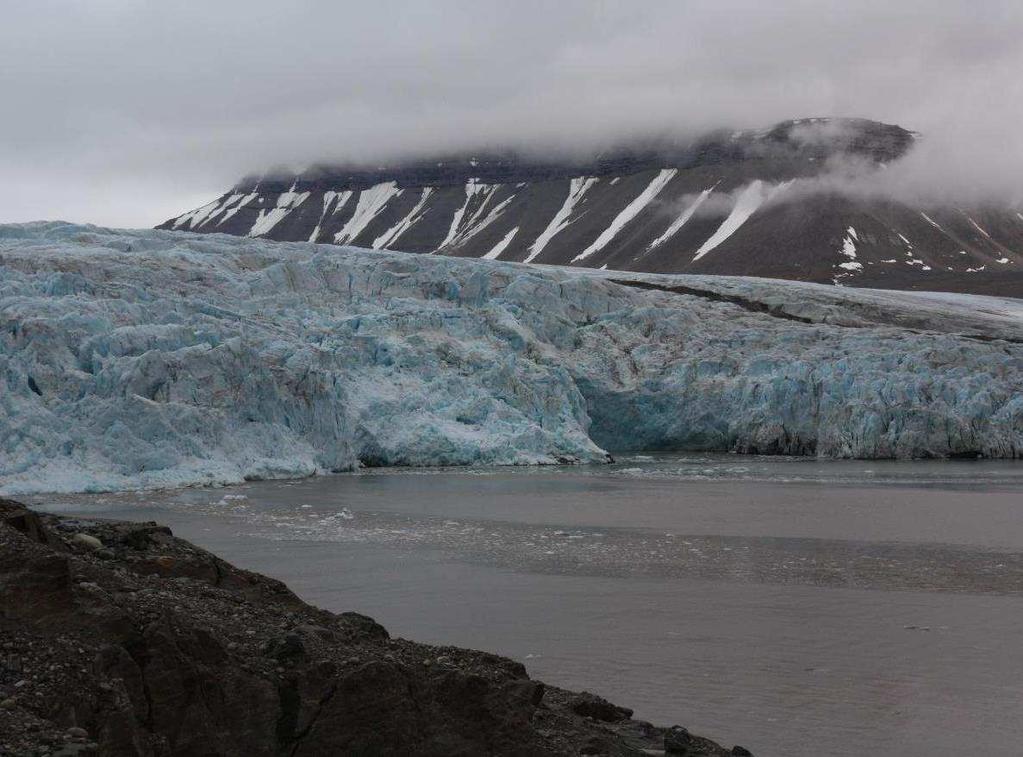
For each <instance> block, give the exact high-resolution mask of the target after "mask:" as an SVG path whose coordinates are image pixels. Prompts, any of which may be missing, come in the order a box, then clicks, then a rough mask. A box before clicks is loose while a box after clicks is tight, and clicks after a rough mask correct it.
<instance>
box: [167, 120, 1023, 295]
mask: <svg viewBox="0 0 1023 757" xmlns="http://www.w3.org/2000/svg"><path fill="white" fill-rule="evenodd" d="M915 138H916V135H915V134H913V133H912V132H909V131H907V130H905V129H903V128H901V127H899V126H893V125H888V124H881V123H877V122H874V121H868V120H862V119H823V118H811V119H797V120H793V121H786V122H784V123H781V124H778V125H776V126H774V127H773V128H770V129H766V130H762V131H736V132H715V133H712V134H709V135H706V136H704V137H701V138H699V139H696V140H692V141H689V142H671V141H657V142H653V141H651V142H647V143H643V144H637V145H632V146H630V147H629V148H627V149H617V150H613V151H609V152H605V153H603V154H601V155H599V156H597V157H596V158H593V159H591V160H576V161H563V162H552V161H543V160H539V159H530V158H526V157H523V156H519V155H515V154H511V153H508V154H490V155H478V156H476V157H473V158H466V157H446V158H441V159H431V160H418V161H409V162H405V163H401V164H398V165H390V166H380V167H376V168H371V169H370V168H365V167H351V166H348V167H345V166H340V167H339V166H317V167H314V168H311V169H309V170H307V171H304V172H303V173H301V174H297V175H289V176H276V177H252V178H248V179H246V180H243V181H242V182H241V183H239V184H238V185H237V186H236V187H234V188H233V189H232V190H231V191H229V192H227V193H226V194H224V195H223V196H222V197H220V198H218V199H217V200H214V201H213V202H211V203H209V204H207V205H204V206H203V207H201V208H198V209H196V210H193V211H190V212H188V213H185V214H183V215H181V216H178V217H177V218H173V219H171V220H169V221H167V222H166V223H164V224H161V226H160V228H167V229H178V230H184V231H196V232H202V233H214V232H220V233H227V234H235V235H242V236H245V235H248V236H254V237H264V238H268V239H276V240H282V241H299V240H302V241H316V242H328V243H335V244H350V245H355V246H361V247H371V248H375V249H390V250H402V251H407V252H414V253H439V254H445V255H456V256H464V257H482V258H499V259H501V260H507V261H521V262H534V263H548V264H558V265H580V266H588V267H594V268H610V269H619V270H630V271H648V272H658V273H710V274H738V275H751V276H766V277H774V278H785V279H797V280H804V281H816V282H823V283H835V284H841V285H845V286H868V287H880V288H896V289H932V290H948V291H963V292H978V293H984V294H1003V295H1018V296H1023V213H1021V212H1020V209H994V208H987V209H976V210H966V209H962V208H956V207H915V206H911V205H909V204H905V203H902V202H897V201H893V200H888V199H880V198H872V197H868V196H859V195H853V194H851V193H845V192H842V193H840V192H837V191H834V189H831V188H829V187H832V186H833V185H831V184H829V183H825V182H821V183H814V182H799V181H798V180H799V179H807V178H812V177H816V176H820V175H821V174H822V173H824V172H826V171H829V170H831V168H833V166H834V163H835V161H842V162H843V164H846V163H855V164H856V165H858V166H861V167H863V166H865V167H867V169H868V170H884V167H885V166H886V165H887V164H888V163H890V162H892V161H894V160H897V159H899V158H900V157H901V156H903V155H904V154H905V153H906V152H907V150H909V149H910V147H911V145H912V144H913V141H914V140H915Z"/></svg>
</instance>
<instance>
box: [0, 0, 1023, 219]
mask: <svg viewBox="0 0 1023 757" xmlns="http://www.w3.org/2000/svg"><path fill="white" fill-rule="evenodd" d="M0 103H2V107H3V110H2V118H0V166H3V172H4V178H3V181H2V183H0V221H2V222H7V221H27V220H35V219H42V218H46V219H54V218H62V219H66V220H73V221H88V222H93V223H100V224H107V225H118V226H149V225H153V224H155V223H158V222H160V221H162V220H164V219H166V218H168V217H170V216H173V215H177V214H178V213H180V212H182V211H184V210H186V209H188V208H191V207H194V206H196V205H199V204H201V203H202V202H205V201H207V200H208V199H210V198H211V197H213V196H216V195H218V194H220V193H221V192H223V191H224V190H225V189H226V188H227V187H228V186H229V185H231V184H233V183H234V182H235V181H236V180H237V179H239V178H240V177H241V176H242V175H244V174H247V173H252V172H256V171H260V170H263V169H265V168H269V167H272V166H274V165H282V164H284V165H293V166H299V165H302V164H303V163H306V162H309V161H314V160H331V159H334V160H373V159H379V158H386V157H389V156H394V155H397V154H400V153H404V152H415V151H422V150H433V149H445V148H455V147H463V146H470V147H471V146H479V145H486V144H511V145H514V146H522V145H525V146H539V147H551V148H558V147H561V146H572V147H577V146H578V145H580V144H599V143H601V142H603V141H607V140H609V139H612V138H619V137H624V136H628V135H629V134H632V133H636V132H650V131H663V130H675V131H678V132H681V133H689V132H692V131H695V130H700V129H703V128H707V127H716V126H735V127H748V126H762V125H767V124H770V123H772V122H774V121H778V120H782V119H785V118H791V117H800V116H822V115H837V116H863V117H868V118H875V119H878V120H882V121H887V122H893V123H899V124H901V125H903V126H906V127H907V128H912V129H916V130H918V131H921V132H923V133H924V134H925V136H926V140H924V142H923V146H922V147H921V148H920V154H918V155H916V156H914V157H913V158H912V159H911V160H910V162H909V163H910V164H909V165H908V166H907V167H906V168H905V169H904V172H905V174H906V176H905V177H904V181H905V182H906V183H907V184H909V185H914V186H917V187H926V188H929V189H934V188H941V191H946V192H948V193H949V196H952V197H955V196H957V195H958V194H959V193H962V194H963V196H965V197H968V198H976V197H981V198H984V197H988V196H994V197H998V196H1001V195H1004V194H1005V193H1010V192H1016V191H1018V190H1019V187H1020V184H1021V182H1023V2H1020V1H1019V0H1006V1H1005V2H1002V1H1000V0H972V1H969V2H967V1H953V0H926V1H925V0H919V1H918V0H885V1H884V2H874V1H873V0H856V2H849V1H848V0H772V2H765V1H764V0H746V1H740V0H707V1H706V2H704V1H702V0H700V1H686V0H670V1H668V2H654V1H653V0H641V1H640V0H628V1H626V2H615V1H613V0H604V1H601V0H589V1H588V2H582V1H579V2H576V1H573V0H546V2H530V1H529V0H505V1H504V2H489V1H487V0H471V2H469V1H467V2H454V1H451V2H442V1H441V0H430V1H429V2H426V1H424V2H405V3H398V2H387V1H385V0H378V1H377V2H366V1H365V0H361V1H360V2H338V1H336V0H335V1H333V2H312V1H307V2H301V1H297V0H296V1H295V2H279V1H274V2H263V1H262V0H245V2H235V1H233V0H217V2H199V1H198V0H195V1H193V0H181V2H166V0H163V1H161V2H143V1H141V0H136V1H129V0H89V1H88V2H85V1H84V0H82V1H80V2H72V1H71V0H66V1H65V2H50V1H48V0H33V2H23V3H13V2H8V3H6V4H5V7H4V9H3V24H2V26H0Z"/></svg>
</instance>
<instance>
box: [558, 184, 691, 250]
mask: <svg viewBox="0 0 1023 757" xmlns="http://www.w3.org/2000/svg"><path fill="white" fill-rule="evenodd" d="M676 174H678V169H677V168H665V169H662V170H661V171H660V172H658V174H657V175H656V176H655V177H654V178H653V179H651V180H650V183H649V184H648V185H647V186H646V188H645V189H644V190H643V191H642V192H640V193H639V196H638V197H636V199H634V200H633V201H632V202H630V203H629V204H628V205H626V206H625V208H624V209H623V210H622V212H621V213H619V214H618V215H617V216H615V218H614V220H613V221H611V225H610V226H608V227H607V228H606V229H605V230H604V231H603V232H601V234H600V236H598V237H597V238H596V239H595V240H593V242H592V243H591V244H590V246H589V247H587V248H586V249H585V250H583V251H582V252H580V253H579V254H578V255H576V256H575V257H574V258H572V262H573V263H577V262H579V261H580V260H585V259H586V258H588V257H590V256H591V255H593V254H594V253H595V252H599V251H600V250H602V249H604V247H606V246H607V244H608V243H609V242H610V241H611V240H612V239H614V238H615V237H616V236H618V232H620V231H621V230H622V229H623V228H625V226H626V224H628V223H629V221H631V220H632V219H633V218H635V217H636V216H638V215H639V214H640V212H641V211H642V210H643V209H644V208H645V207H646V206H647V205H649V204H650V202H651V201H652V200H653V199H654V198H655V197H657V195H658V194H659V193H660V191H661V190H662V189H664V187H665V185H667V183H668V182H669V181H671V180H672V179H674V178H675V175H676Z"/></svg>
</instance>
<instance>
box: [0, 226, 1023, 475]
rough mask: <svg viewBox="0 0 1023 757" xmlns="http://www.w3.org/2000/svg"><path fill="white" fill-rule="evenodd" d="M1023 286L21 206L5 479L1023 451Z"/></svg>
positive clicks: (4, 232)
mask: <svg viewBox="0 0 1023 757" xmlns="http://www.w3.org/2000/svg"><path fill="white" fill-rule="evenodd" d="M1021 313H1023V303H1018V301H1015V300H1001V299H995V298H988V297H970V296H966V295H928V294H919V293H899V292H876V291H871V290H844V289H841V288H836V287H825V286H818V285H813V284H799V283H790V282H780V281H770V280H766V279H744V278H730V277H721V278H718V277H700V276H655V275H647V274H625V273H620V272H602V271H586V270H579V269H562V268H551V267H534V266H530V265H523V264H513V263H501V262H496V261H478V260H465V259H457V258H446V257H435V256H427V255H409V254H405V253H389V252H375V251H368V250H362V249H356V248H345V247H335V246H329V245H316V244H309V243H284V242H267V241H260V240H252V239H245V238H239V237H228V236H222V235H202V236H199V235H193V234H188V233H183V232H171V231H122V230H109V229H101V228H96V227H88V226H76V225H71V224H65V223H34V224H23V225H9V226H0V491H3V492H5V493H19V492H20V493H24V492H31V491H55V490H56V491H76V490H102V489H122V488H136V487H157V486H177V485H183V484H198V483H215V482H235V481H239V480H241V479H244V478H255V477H269V476H295V475H306V474H312V473H316V472H323V471H338V470H347V469H351V468H353V467H354V466H356V465H358V464H360V462H361V463H362V464H366V465H453V464H469V463H480V464H526V463H554V462H559V461H578V462H601V461H604V460H605V459H606V458H607V454H606V452H605V450H617V449H640V448H643V449H653V448H687V449H701V450H712V449H713V450H737V451H743V452H762V453H792V454H810V455H818V456H827V457H921V456H952V455H978V454H980V455H985V456H990V457H1017V456H1020V455H1021V452H1023V320H1021Z"/></svg>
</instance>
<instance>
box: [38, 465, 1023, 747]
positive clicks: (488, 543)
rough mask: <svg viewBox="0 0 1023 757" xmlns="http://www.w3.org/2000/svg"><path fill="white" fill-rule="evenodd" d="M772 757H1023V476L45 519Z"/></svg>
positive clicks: (446, 474) (404, 479)
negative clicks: (143, 541)
mask: <svg viewBox="0 0 1023 757" xmlns="http://www.w3.org/2000/svg"><path fill="white" fill-rule="evenodd" d="M36 503H37V504H45V506H46V507H48V508H49V509H52V510H56V511H61V512H69V513H80V514H85V515H91V516H103V517H117V518H127V519H138V520H150V519H152V520H158V521H161V522H164V523H167V524H168V525H170V526H171V527H172V528H173V529H174V531H175V532H176V533H177V534H178V535H179V536H183V537H185V538H187V539H190V540H192V541H194V542H197V543H199V544H201V545H203V546H205V547H208V548H210V549H212V550H214V551H216V552H217V553H218V554H220V555H221V556H223V557H225V558H226V559H228V560H230V561H232V562H234V563H236V564H238V565H241V566H244V567H247V568H251V569H254V570H258V571H260V572H263V573H267V574H269V575H272V576H275V577H277V578H280V579H283V580H284V581H286V582H287V583H288V584H289V585H290V586H291V587H292V588H293V589H295V590H296V591H297V592H298V593H299V594H300V595H302V596H303V597H304V598H305V599H307V600H309V601H311V602H313V603H315V604H318V605H321V606H323V607H327V608H330V609H334V610H357V611H359V612H364V613H366V614H368V615H372V616H373V617H375V618H377V619H378V620H379V621H381V622H382V623H383V624H384V625H385V626H387V627H388V629H389V630H390V631H391V632H392V634H395V635H401V636H407V637H410V638H414V639H416V640H419V641H425V642H433V643H449V644H457V645H460V646H470V647H478V648H483V649H488V650H492V651H496V652H500V653H503V654H506V655H509V656H511V657H515V658H518V659H520V660H523V661H524V662H525V663H526V665H527V667H528V669H529V671H530V673H531V674H532V675H534V676H536V677H539V678H543V679H545V680H547V681H549V682H550V683H553V684H557V685H562V686H566V687H570V688H577V689H588V690H591V691H595V692H598V693H600V694H602V695H604V696H607V697H608V698H610V699H612V700H614V701H615V702H618V703H620V704H624V705H627V706H630V707H633V708H634V709H635V710H636V714H637V716H638V717H642V718H646V719H648V720H652V721H655V722H657V723H661V724H672V723H681V724H683V725H686V726H687V727H689V728H691V729H692V730H694V731H697V732H700V733H704V734H706V735H709V736H712V737H716V738H718V739H720V740H722V741H723V742H726V743H728V744H731V743H740V744H743V745H746V746H748V747H750V748H751V749H752V750H753V751H754V753H756V754H757V755H758V757H764V756H765V755H767V756H771V755H774V756H776V757H787V756H788V755H814V756H817V755H863V754H877V755H928V757H933V756H935V755H964V754H969V755H1019V754H1020V753H1021V751H1020V750H1021V747H1020V744H1021V743H1023V644H1021V641H1023V638H1021V629H1023V464H1015V465H1014V464H1011V463H996V462H933V463H931V462H912V463H890V462H869V463H867V462H817V461H814V460H805V459H789V458H744V457H736V456H692V455H688V456H684V455H624V456H622V457H620V458H619V462H618V463H617V464H616V465H613V466H609V467H595V468H545V469H498V470H493V469H490V470H465V469H462V470H407V471H393V470H392V471H369V472H363V473H359V474H353V475H341V476H331V477H325V478H318V479H310V480H305V481H297V482H296V481H286V482H262V483H252V484H247V485H244V486H238V487H229V488H221V489H189V490H180V491H173V492H160V493H131V494H118V495H89V496H83V495H77V496H50V497H40V498H36Z"/></svg>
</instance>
